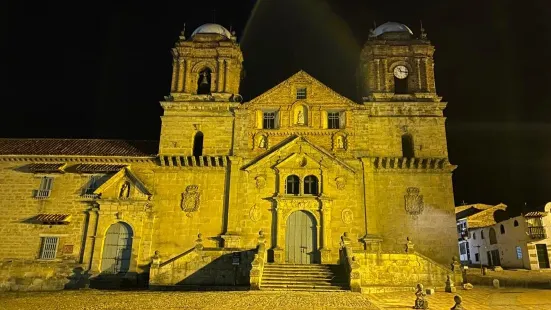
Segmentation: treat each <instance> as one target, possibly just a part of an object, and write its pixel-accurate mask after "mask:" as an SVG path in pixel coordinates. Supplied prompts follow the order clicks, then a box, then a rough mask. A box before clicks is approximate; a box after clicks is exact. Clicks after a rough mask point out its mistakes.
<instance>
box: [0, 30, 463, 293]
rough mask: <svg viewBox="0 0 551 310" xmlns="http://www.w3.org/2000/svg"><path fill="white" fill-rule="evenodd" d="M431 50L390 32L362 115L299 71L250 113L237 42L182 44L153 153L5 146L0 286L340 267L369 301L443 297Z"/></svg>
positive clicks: (452, 245) (448, 239) (113, 147)
mask: <svg viewBox="0 0 551 310" xmlns="http://www.w3.org/2000/svg"><path fill="white" fill-rule="evenodd" d="M259 44H261V43H260V42H259ZM434 50H435V49H434V46H433V45H432V44H431V43H430V41H429V40H428V39H427V37H426V34H425V33H424V32H423V31H422V32H421V33H420V34H419V35H418V36H414V35H413V32H412V31H411V30H410V29H409V28H408V27H407V26H405V25H403V24H400V23H386V24H383V25H381V26H379V27H378V28H377V29H374V30H373V31H372V33H371V37H370V39H369V40H368V41H367V43H366V44H365V46H364V47H363V50H362V52H361V55H360V59H359V67H360V69H361V70H360V71H361V72H362V75H361V79H360V80H359V83H360V85H361V90H362V95H363V97H362V98H363V99H362V100H361V101H359V102H356V101H353V100H351V99H349V98H346V97H344V96H342V95H340V94H338V93H336V92H335V91H333V90H332V89H330V88H329V87H328V86H326V85H324V84H323V83H321V82H320V81H318V80H316V79H315V78H314V77H312V76H311V75H309V74H308V73H306V72H304V71H299V72H297V73H296V74H294V75H293V76H291V77H289V78H288V79H287V80H285V81H283V82H281V83H280V84H278V85H276V86H274V87H273V88H272V89H270V90H267V91H266V92H265V93H263V94H261V95H260V96H258V97H256V98H254V99H252V100H250V101H249V102H243V100H242V98H243V97H242V96H241V95H240V93H239V87H240V83H241V80H242V72H243V67H242V63H243V55H242V53H241V49H240V47H239V44H238V42H237V38H236V36H235V33H230V32H229V31H228V30H227V29H226V28H224V27H223V26H221V25H217V24H206V25H203V26H201V27H199V28H197V29H196V30H195V31H194V32H193V33H192V34H191V36H190V37H189V38H187V37H186V35H185V33H182V34H181V36H180V38H179V40H178V42H177V43H176V45H175V47H174V48H173V49H172V56H173V72H172V84H171V91H170V94H169V95H167V96H166V97H165V100H163V101H162V102H161V103H160V104H161V106H162V108H163V110H164V114H163V116H162V127H161V134H160V137H159V141H114V140H71V139H0V168H1V169H0V210H1V212H0V247H1V248H2V250H1V251H0V261H1V262H0V286H1V287H2V288H3V289H11V290H17V289H51V288H57V287H63V283H65V281H66V279H67V277H73V278H75V279H77V280H78V279H80V278H82V277H83V278H88V277H89V278H92V279H102V277H103V278H104V279H109V276H116V277H117V278H122V279H124V280H125V281H129V282H132V283H136V282H137V283H145V284H147V283H149V284H150V285H215V286H220V285H248V284H249V279H250V278H253V277H254V278H255V279H261V278H262V268H258V266H259V264H260V265H264V263H266V264H299V265H300V264H321V265H335V264H345V262H348V263H346V264H348V265H347V266H348V267H349V269H347V270H348V271H349V273H348V276H347V277H348V278H349V279H351V281H352V280H354V281H357V283H358V285H361V286H362V287H377V286H400V285H404V286H413V285H415V284H416V283H417V281H418V280H419V279H423V281H424V283H435V285H443V283H444V280H445V276H446V274H447V273H448V272H449V268H448V267H447V266H449V263H450V262H451V260H452V257H453V256H454V255H457V245H456V242H455V230H454V222H455V221H454V212H453V209H454V203H453V201H454V198H453V188H452V178H451V176H452V171H453V170H454V168H455V166H453V165H452V164H450V162H449V160H448V149H447V145H446V131H445V117H444V115H443V111H444V109H445V107H446V103H444V102H441V97H439V96H438V95H437V93H436V88H435V78H434V61H433V53H434ZM320 66H323V64H320ZM136 125H137V126H139V124H136ZM345 234H346V236H345ZM260 243H262V244H263V246H259V244H260ZM264 245H265V247H264ZM264 248H265V249H266V255H264V253H263V251H264V250H263V249H264ZM344 248H348V249H349V250H348V251H346V252H343V249H344ZM413 249H415V251H414V250H413ZM352 251H356V253H361V254H362V255H355V256H353V252H352ZM417 253H418V254H417ZM343 255H344V256H343ZM346 255H348V256H346ZM251 265H252V266H253V267H251ZM419 266H423V267H419ZM442 266H444V267H442ZM251 268H252V269H251ZM255 268H256V269H255ZM112 280H113V279H112ZM113 281H114V280H113ZM255 281H257V280H255ZM258 281H259V280H258ZM257 283H258V282H257ZM263 283H265V282H263ZM261 287H262V284H261Z"/></svg>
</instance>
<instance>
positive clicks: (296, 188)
mask: <svg viewBox="0 0 551 310" xmlns="http://www.w3.org/2000/svg"><path fill="white" fill-rule="evenodd" d="M299 193H300V180H299V178H298V177H297V176H296V175H290V176H288V177H287V181H286V182H285V194H289V195H298V194H299Z"/></svg>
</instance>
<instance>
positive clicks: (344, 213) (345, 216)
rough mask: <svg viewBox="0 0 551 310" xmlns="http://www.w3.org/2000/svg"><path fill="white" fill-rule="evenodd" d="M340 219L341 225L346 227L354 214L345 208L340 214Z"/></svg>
mask: <svg viewBox="0 0 551 310" xmlns="http://www.w3.org/2000/svg"><path fill="white" fill-rule="evenodd" d="M341 219H342V222H343V223H345V224H347V225H348V224H350V223H352V221H353V220H354V213H353V212H352V210H350V209H348V208H346V209H344V210H342V212H341Z"/></svg>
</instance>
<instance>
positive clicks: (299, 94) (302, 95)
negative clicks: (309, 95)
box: [297, 87, 306, 99]
mask: <svg viewBox="0 0 551 310" xmlns="http://www.w3.org/2000/svg"><path fill="white" fill-rule="evenodd" d="M297 99H306V87H300V88H297Z"/></svg>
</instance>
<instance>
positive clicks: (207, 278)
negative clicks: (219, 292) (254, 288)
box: [149, 248, 255, 289]
mask: <svg viewBox="0 0 551 310" xmlns="http://www.w3.org/2000/svg"><path fill="white" fill-rule="evenodd" d="M234 253H238V255H239V265H233V264H232V263H233V258H234ZM254 254H255V251H253V250H240V249H219V248H204V249H202V250H198V249H194V250H191V251H189V252H188V253H186V254H184V255H182V256H177V257H175V258H172V259H169V260H167V261H165V262H162V263H161V264H160V265H152V267H151V273H150V281H149V287H150V288H151V289H169V288H170V287H179V288H180V289H184V288H186V287H188V288H199V287H203V288H205V289H208V287H228V288H231V287H238V286H248V285H249V274H250V270H251V263H252V261H253V258H254Z"/></svg>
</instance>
